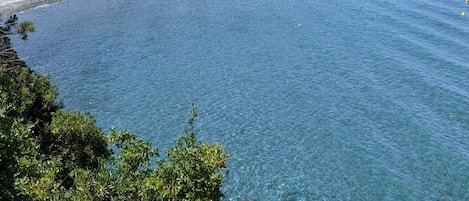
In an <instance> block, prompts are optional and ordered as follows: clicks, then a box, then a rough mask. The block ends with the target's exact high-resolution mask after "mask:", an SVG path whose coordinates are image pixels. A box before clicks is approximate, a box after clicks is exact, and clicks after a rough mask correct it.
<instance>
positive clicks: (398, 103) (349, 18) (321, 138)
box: [15, 0, 469, 201]
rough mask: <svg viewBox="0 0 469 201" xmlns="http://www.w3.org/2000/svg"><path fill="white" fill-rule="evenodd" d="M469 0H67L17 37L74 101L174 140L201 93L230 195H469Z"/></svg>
mask: <svg viewBox="0 0 469 201" xmlns="http://www.w3.org/2000/svg"><path fill="white" fill-rule="evenodd" d="M462 11H466V12H469V7H468V6H467V5H466V4H465V3H464V1H444V2H433V1H423V0H410V1H403V0H397V1H388V0H378V1H372V0H358V1H354V2H350V1H343V0H339V1H333V2H331V1H316V2H309V1H305V0H292V1H279V0H271V1H264V0H250V1H244V0H234V1H224V0H213V1H187V0H171V1H165V0H154V1H149V0H142V1H127V0H113V1H105V0H68V1H65V2H63V3H60V4H57V5H53V6H48V7H42V8H39V9H34V10H31V11H27V12H24V13H22V14H21V15H20V18H21V19H23V20H31V21H33V22H34V23H35V25H36V29H37V31H36V33H34V34H32V35H30V37H29V39H30V40H28V41H26V42H22V41H15V46H16V47H17V49H18V50H19V53H20V55H21V57H22V58H25V60H26V61H27V62H28V63H29V65H30V66H31V67H33V68H35V69H38V70H40V71H41V72H45V73H50V74H51V75H52V79H53V81H54V82H56V83H58V85H59V89H60V94H61V97H62V98H64V100H65V104H66V106H67V108H68V109H72V110H82V111H89V112H92V113H93V114H94V115H95V116H96V118H97V119H98V123H99V124H100V125H101V126H102V127H103V128H105V129H106V128H109V127H111V126H112V125H115V126H116V127H118V128H127V129H130V130H133V131H135V132H137V133H138V134H139V135H140V136H141V137H143V138H144V139H147V140H150V141H152V143H153V144H154V145H155V146H157V147H158V148H160V150H162V151H164V150H166V149H167V148H168V147H171V146H173V145H174V141H175V139H176V138H177V136H178V135H180V134H181V133H182V131H183V128H184V126H185V122H186V120H187V119H188V118H189V112H190V103H191V102H195V103H196V104H197V111H198V113H199V118H198V121H197V131H198V137H199V139H200V140H202V141H209V142H216V141H221V142H222V144H223V145H224V146H225V147H226V148H227V150H228V152H229V153H230V159H229V162H228V167H229V174H228V180H227V183H226V185H225V186H224V192H225V194H226V198H225V199H226V200H247V199H252V200H254V199H255V200H266V201H276V200H282V201H286V200H289V201H290V200H438V199H452V200H468V199H469V182H468V181H469V114H468V111H469V64H468V62H467V61H468V59H469V56H468V55H469V54H468V53H469V37H468V36H469V21H468V19H464V18H461V17H460V13H461V12H462Z"/></svg>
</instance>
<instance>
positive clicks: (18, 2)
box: [0, 0, 60, 16]
mask: <svg viewBox="0 0 469 201" xmlns="http://www.w3.org/2000/svg"><path fill="white" fill-rule="evenodd" d="M59 1H60V0H0V16H7V15H11V14H15V13H17V12H21V11H25V10H30V9H33V8H35V7H38V6H40V5H44V4H51V3H56V2H59Z"/></svg>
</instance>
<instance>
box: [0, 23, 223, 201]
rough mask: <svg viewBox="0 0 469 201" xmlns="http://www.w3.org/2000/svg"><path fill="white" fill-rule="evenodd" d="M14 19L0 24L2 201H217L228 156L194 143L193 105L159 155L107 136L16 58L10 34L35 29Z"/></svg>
mask: <svg viewBox="0 0 469 201" xmlns="http://www.w3.org/2000/svg"><path fill="white" fill-rule="evenodd" d="M17 21H18V18H17V17H16V16H12V17H10V18H8V19H7V20H6V21H5V23H4V24H3V25H0V200H220V198H221V197H222V196H223V193H222V192H221V190H220V187H221V185H222V184H223V179H224V175H225V171H226V161H227V159H228V154H227V153H226V151H225V150H224V149H223V147H222V146H221V145H220V144H213V145H210V144H207V143H201V142H198V141H197V138H196V134H195V131H194V124H195V118H196V116H197V114H196V113H195V106H194V105H192V112H191V118H190V119H189V127H188V128H187V129H186V130H185V131H184V134H183V136H181V137H180V138H179V139H177V142H176V146H175V147H174V148H172V149H170V150H169V151H168V152H166V154H165V156H166V158H164V159H157V158H156V157H158V156H159V155H158V150H157V149H154V148H152V145H151V144H150V143H149V142H147V141H144V140H142V139H140V138H138V137H137V135H136V134H135V133H132V132H130V131H128V130H121V131H118V130H116V129H115V128H111V133H110V134H109V135H105V134H104V132H103V131H102V130H101V128H99V127H98V126H97V125H96V120H95V119H94V117H93V116H92V115H91V114H89V113H86V114H82V113H80V112H72V111H62V110H61V108H62V107H63V106H62V103H61V102H57V101H56V99H57V95H58V93H57V87H56V85H55V84H53V83H51V82H50V81H49V76H46V75H41V74H39V73H37V72H35V71H33V70H31V69H30V68H28V67H27V66H26V64H25V62H24V61H22V60H20V59H19V58H18V56H17V53H16V51H15V50H14V49H13V48H12V47H11V44H10V39H9V36H11V35H15V34H17V35H19V36H20V37H21V38H22V39H26V37H27V33H28V32H31V31H34V26H33V24H32V23H30V22H25V23H18V22H17ZM110 147H111V149H109V148H110ZM113 151H115V153H114V152H113Z"/></svg>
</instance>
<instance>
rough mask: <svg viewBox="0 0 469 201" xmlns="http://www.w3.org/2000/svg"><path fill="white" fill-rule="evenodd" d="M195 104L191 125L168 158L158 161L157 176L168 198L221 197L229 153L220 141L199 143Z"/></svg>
mask: <svg viewBox="0 0 469 201" xmlns="http://www.w3.org/2000/svg"><path fill="white" fill-rule="evenodd" d="M194 109H195V106H194V105H192V112H191V118H190V119H189V128H188V129H186V130H185V131H184V135H183V136H182V137H180V138H179V139H178V140H177V145H176V147H174V148H172V149H170V150H169V151H168V152H166V157H167V158H168V159H166V160H161V161H158V165H159V166H160V168H158V169H156V170H155V173H154V175H153V176H154V177H156V179H155V181H158V183H157V184H156V187H157V189H159V190H161V192H162V193H163V197H164V198H165V199H171V200H218V199H219V198H220V197H222V196H223V194H222V192H221V191H220V186H221V184H222V182H223V176H224V170H225V169H226V161H227V159H228V154H227V153H226V152H225V151H224V150H223V148H222V147H221V146H220V144H214V145H209V144H207V143H199V142H197V139H196V134H195V132H194V122H195V118H196V116H197V114H196V113H195V110H194Z"/></svg>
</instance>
